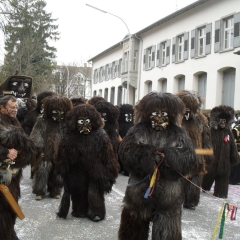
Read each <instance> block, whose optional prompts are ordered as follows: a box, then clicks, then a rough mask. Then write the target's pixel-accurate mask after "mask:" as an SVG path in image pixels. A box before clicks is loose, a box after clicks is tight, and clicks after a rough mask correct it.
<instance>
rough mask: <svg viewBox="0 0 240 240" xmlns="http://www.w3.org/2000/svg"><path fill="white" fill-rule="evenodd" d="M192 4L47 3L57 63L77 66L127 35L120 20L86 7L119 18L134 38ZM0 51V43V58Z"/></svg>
mask: <svg viewBox="0 0 240 240" xmlns="http://www.w3.org/2000/svg"><path fill="white" fill-rule="evenodd" d="M195 1H196V0H65V1H61V0H46V2H47V11H48V12H49V13H52V17H53V18H57V19H58V20H57V21H56V24H58V25H59V32H60V37H61V38H60V40H59V41H58V42H56V43H51V44H52V45H54V46H55V47H56V48H57V50H58V51H57V60H58V61H61V62H64V63H65V64H71V63H74V62H75V63H76V64H78V65H79V64H83V63H84V62H87V60H89V59H90V58H92V57H94V56H95V55H97V54H98V53H100V52H102V51H104V50H105V49H107V48H109V47H111V46H112V45H114V44H116V43H117V42H119V41H121V39H123V37H124V36H125V35H126V34H127V33H128V31H127V27H126V26H125V25H124V23H123V22H122V21H121V20H120V19H118V18H116V17H114V16H112V15H109V14H104V13H102V12H99V11H97V10H94V9H92V8H90V7H87V6H86V3H87V4H90V5H93V6H95V7H97V8H100V9H102V10H105V11H107V12H109V13H112V14H114V15H117V16H118V17H120V18H122V19H123V21H124V22H125V23H126V24H127V26H128V28H129V31H130V33H131V34H133V33H136V32H137V31H139V30H141V29H143V28H145V27H147V26H148V25H150V24H152V23H154V22H156V21H158V20H159V19H161V18H163V17H165V16H167V15H169V14H171V13H173V12H175V11H176V10H179V9H181V8H183V7H185V6H186V5H189V4H191V3H193V2H195ZM0 37H1V36H0ZM2 48H3V44H1V43H0V55H3V51H2ZM2 59H3V56H1V58H0V60H2Z"/></svg>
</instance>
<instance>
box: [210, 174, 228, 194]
mask: <svg viewBox="0 0 240 240" xmlns="http://www.w3.org/2000/svg"><path fill="white" fill-rule="evenodd" d="M228 181H229V175H228V174H226V175H222V176H217V177H216V178H215V186H214V194H213V195H214V196H216V197H219V198H227V197H228Z"/></svg>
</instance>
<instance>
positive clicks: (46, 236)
mask: <svg viewBox="0 0 240 240" xmlns="http://www.w3.org/2000/svg"><path fill="white" fill-rule="evenodd" d="M23 173H24V176H23V179H22V182H21V194H22V197H21V199H20V201H19V205H20V207H21V208H22V211H23V213H24V214H25V219H23V220H19V219H17V223H16V225H15V230H16V232H17V235H18V237H19V239H20V240H40V239H41V240H68V239H69V240H70V239H71V240H78V239H81V240H98V239H101V240H117V232H118V228H119V223H120V216H121V205H122V199H123V196H124V192H125V189H126V185H127V180H128V177H126V176H123V175H121V174H119V177H118V178H117V183H116V185H115V186H114V188H113V191H112V192H111V193H110V194H108V195H106V196H105V200H106V211H107V214H106V219H105V220H103V221H100V222H92V221H90V220H89V219H87V218H86V219H85V218H74V217H72V216H71V206H70V210H69V214H68V217H67V219H66V220H65V219H59V218H57V217H56V212H57V210H58V207H59V204H60V201H61V199H52V198H44V199H43V200H41V201H36V200H35V195H34V194H32V186H31V184H32V180H31V179H30V167H27V168H25V169H24V172H23ZM211 194H212V190H211V191H210V192H209V193H201V199H200V204H199V206H198V207H197V208H196V210H195V211H192V210H186V209H183V215H182V233H183V234H182V235H183V240H205V239H206V240H210V239H211V235H212V232H213V230H214V227H215V225H216V221H217V218H218V214H219V211H220V209H221V207H222V203H223V202H227V203H232V204H235V205H236V206H237V207H239V206H240V185H229V194H228V199H217V198H214V197H213V196H212V195H211ZM218 232H219V230H218V231H217V235H216V237H215V238H214V239H218ZM149 239H151V233H149ZM223 239H229V240H239V239H240V212H239V213H237V219H236V220H235V221H230V219H229V217H228V219H227V220H226V223H225V227H224V235H223Z"/></svg>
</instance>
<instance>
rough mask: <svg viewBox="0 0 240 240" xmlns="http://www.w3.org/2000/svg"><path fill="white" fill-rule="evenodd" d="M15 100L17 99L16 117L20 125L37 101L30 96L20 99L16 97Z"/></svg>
mask: <svg viewBox="0 0 240 240" xmlns="http://www.w3.org/2000/svg"><path fill="white" fill-rule="evenodd" d="M17 101H18V112H17V119H18V121H19V122H20V124H21V126H22V125H23V122H24V120H25V117H26V115H27V114H28V113H29V112H30V111H31V110H33V109H34V108H35V107H36V105H37V103H36V101H35V100H33V99H31V98H22V99H21V98H18V99H17Z"/></svg>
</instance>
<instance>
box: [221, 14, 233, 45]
mask: <svg viewBox="0 0 240 240" xmlns="http://www.w3.org/2000/svg"><path fill="white" fill-rule="evenodd" d="M223 28H224V29H223V35H224V36H223V39H224V49H229V48H232V47H233V17H229V18H226V19H224V27H223Z"/></svg>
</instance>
